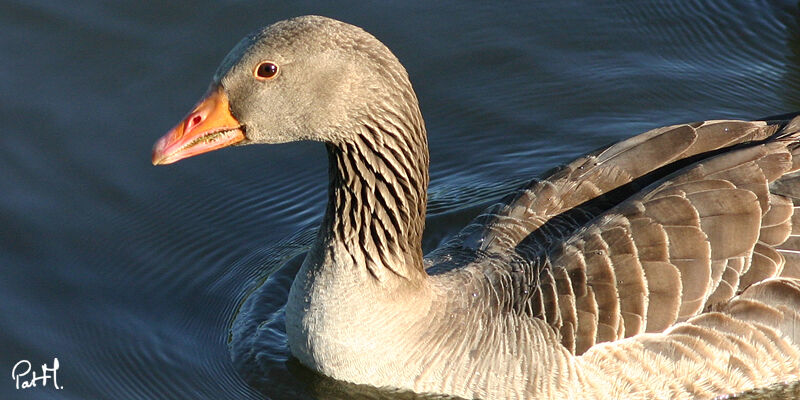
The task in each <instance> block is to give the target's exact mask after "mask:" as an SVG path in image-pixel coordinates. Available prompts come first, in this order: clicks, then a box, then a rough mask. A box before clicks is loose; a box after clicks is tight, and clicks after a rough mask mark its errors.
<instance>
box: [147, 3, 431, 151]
mask: <svg viewBox="0 0 800 400" xmlns="http://www.w3.org/2000/svg"><path fill="white" fill-rule="evenodd" d="M376 108H377V109H378V110H379V111H380V110H385V109H389V110H396V111H399V112H401V113H406V114H409V113H410V114H413V118H414V119H420V120H421V118H417V115H418V113H419V111H418V104H417V99H416V96H415V95H414V92H413V90H412V88H411V84H410V82H409V80H408V75H407V73H406V71H405V69H404V68H403V67H402V65H401V64H400V62H399V61H398V60H397V58H396V57H395V56H394V55H393V54H392V53H391V51H389V49H387V48H386V47H385V46H384V45H383V44H382V43H381V42H380V41H378V40H377V39H375V38H374V37H373V36H372V35H370V34H369V33H367V32H365V31H364V30H362V29H361V28H358V27H356V26H353V25H349V24H346V23H343V22H340V21H336V20H333V19H329V18H325V17H319V16H304V17H298V18H293V19H290V20H286V21H281V22H278V23H275V24H273V25H270V26H268V27H266V28H263V29H261V30H258V31H256V32H254V33H253V34H251V35H249V36H248V37H246V38H244V39H243V40H242V41H240V42H239V43H238V44H237V45H236V46H235V47H234V48H233V50H231V52H230V53H229V54H228V55H227V56H226V57H225V59H224V60H223V61H222V63H221V65H220V66H219V68H218V69H217V71H216V73H215V74H214V77H213V80H212V82H211V85H210V88H209V90H208V92H207V93H206V95H205V96H204V97H203V99H202V100H201V101H200V102H199V103H198V104H197V106H196V107H195V108H194V109H193V110H192V111H191V112H190V113H189V114H188V115H187V116H186V117H185V119H184V120H183V121H182V122H180V123H179V124H178V125H177V126H175V127H174V128H173V129H172V130H171V131H169V132H168V133H167V134H166V135H164V136H163V137H162V138H161V139H160V140H158V142H157V143H156V144H155V146H154V148H153V154H152V162H153V164H155V165H159V164H170V163H173V162H176V161H178V160H181V159H184V158H187V157H191V156H194V155H198V154H201V153H206V152H209V151H212V150H216V149H220V148H223V147H228V146H231V145H244V144H252V143H284V142H291V141H299V140H315V141H323V142H328V143H332V144H334V145H335V144H338V143H342V142H346V141H348V140H349V139H350V137H349V136H350V132H353V131H354V130H355V129H357V125H358V124H360V120H362V119H364V118H366V117H367V116H369V115H371V114H373V113H375V111H376Z"/></svg>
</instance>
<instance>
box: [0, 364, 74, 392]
mask: <svg viewBox="0 0 800 400" xmlns="http://www.w3.org/2000/svg"><path fill="white" fill-rule="evenodd" d="M58 367H59V365H58V358H53V366H52V367H48V366H47V364H42V373H41V374H37V373H36V372H37V371H33V368H32V366H31V363H30V361H28V360H20V361H18V362H17V363H16V364H14V368H12V369H11V379H13V380H14V383H15V384H16V385H17V390H19V389H30V388H35V387H38V386H39V385H41V386H42V387H46V386H47V384H48V383H49V382H50V380H51V379H52V381H53V387H54V388H56V389H63V388H64V387H63V386H59V385H58Z"/></svg>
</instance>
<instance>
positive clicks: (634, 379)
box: [153, 16, 800, 399]
mask: <svg viewBox="0 0 800 400" xmlns="http://www.w3.org/2000/svg"><path fill="white" fill-rule="evenodd" d="M295 140H316V141H321V142H324V143H325V144H326V146H327V149H328V160H329V171H330V186H329V190H328V193H329V200H328V207H327V210H326V213H325V216H324V218H323V221H322V224H321V227H320V230H319V233H318V235H317V238H316V240H315V242H314V244H313V245H312V247H311V249H310V251H309V253H308V255H307V256H306V258H305V260H304V262H303V264H302V267H301V268H300V271H299V272H298V274H297V276H296V278H295V280H294V283H293V285H292V288H291V291H290V294H289V299H288V303H287V305H286V332H287V336H288V339H289V346H290V348H291V352H292V354H293V355H294V356H295V357H297V359H298V360H299V361H300V362H301V363H303V364H304V365H306V366H307V367H309V368H311V369H313V370H316V371H319V372H321V373H323V374H325V375H328V376H330V377H333V378H336V379H340V380H344V381H348V382H353V383H360V384H367V385H372V386H377V387H389V388H399V389H408V390H413V391H416V392H420V393H438V394H447V395H455V396H459V397H465V398H485V399H533V398H653V397H656V398H709V397H713V396H715V395H719V394H726V393H736V392H740V391H744V390H749V389H752V388H756V387H762V386H766V385H770V384H773V383H778V382H786V381H794V380H797V379H798V377H800V311H799V310H800V213H797V211H798V208H797V207H798V206H800V172H799V171H800V144H798V143H799V141H800V120H798V119H793V120H792V119H786V120H781V119H777V120H770V121H705V122H699V123H692V124H682V125H675V126H670V127H664V128H659V129H655V130H653V131H650V132H646V133H643V134H641V135H638V136H635V137H633V138H631V139H628V140H625V141H622V142H619V143H616V144H614V145H612V146H609V147H607V148H604V149H601V150H598V151H596V152H594V153H592V154H589V155H586V156H584V157H581V158H579V159H577V160H575V161H573V162H571V163H569V164H567V165H565V166H563V167H561V168H558V169H556V170H554V171H553V172H551V173H550V174H549V175H546V176H545V177H543V178H542V179H540V180H535V181H533V182H532V183H530V184H528V185H526V186H525V187H523V188H520V190H519V191H517V192H516V193H515V194H514V195H513V196H511V197H509V198H507V199H505V200H504V201H502V202H501V203H498V204H497V205H495V206H493V207H491V208H489V209H488V210H486V211H485V212H484V213H483V214H482V215H481V216H479V217H478V218H476V219H475V220H474V221H473V222H472V223H471V224H470V225H468V226H467V227H466V228H465V229H464V230H463V231H462V232H461V233H460V234H459V235H458V236H457V237H456V238H454V239H453V240H451V241H450V242H448V243H447V244H445V245H444V246H443V247H441V248H439V249H437V250H435V251H434V252H432V253H431V254H429V255H427V256H426V257H423V254H422V249H421V238H422V232H423V228H424V221H425V219H424V218H425V205H426V191H427V185H428V149H427V141H426V132H425V126H424V123H423V120H422V116H421V113H420V110H419V106H418V102H417V98H416V95H415V94H414V91H413V89H412V87H411V83H410V81H409V79H408V76H407V73H406V71H405V69H404V68H403V67H402V65H401V64H400V63H399V61H398V60H397V59H396V58H395V57H394V55H392V53H391V52H390V51H389V50H388V49H387V48H386V47H385V46H384V45H383V44H381V43H380V42H379V41H378V40H377V39H375V38H374V37H372V36H371V35H369V34H368V33H366V32H364V31H363V30H361V29H360V28H357V27H354V26H352V25H348V24H345V23H342V22H339V21H335V20H331V19H328V18H324V17H317V16H307V17H299V18H295V19H291V20H287V21H282V22H279V23H276V24H274V25H271V26H269V27H266V28H264V29H262V30H260V31H258V32H256V33H254V34H253V35H251V36H249V37H248V38H245V39H244V40H243V41H242V42H240V43H239V44H238V45H237V46H236V47H235V48H234V50H233V51H232V52H231V53H230V54H229V55H228V56H227V57H226V58H225V60H224V61H223V63H222V65H221V66H220V68H219V70H218V71H217V73H216V74H215V76H214V79H213V83H212V89H211V90H210V91H209V93H208V95H207V97H206V98H205V99H204V100H203V101H201V103H200V104H199V105H198V106H197V107H196V108H195V109H194V110H193V111H192V112H191V113H190V114H189V116H187V117H186V119H185V120H184V121H183V122H182V123H180V124H179V125H178V126H176V128H175V129H173V130H172V131H171V132H169V133H168V134H167V135H166V136H164V137H163V138H162V139H161V140H159V142H158V143H156V146H155V148H154V152H153V162H154V164H166V163H171V162H174V161H177V160H180V159H182V158H186V157H189V156H193V155H195V154H200V153H203V152H207V151H211V150H214V149H218V148H221V147H226V146H230V145H241V144H249V143H281V142H287V141H295Z"/></svg>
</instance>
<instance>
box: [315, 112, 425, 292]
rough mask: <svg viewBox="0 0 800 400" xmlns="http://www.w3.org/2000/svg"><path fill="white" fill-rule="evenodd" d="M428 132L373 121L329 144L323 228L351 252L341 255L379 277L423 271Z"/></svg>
mask: <svg viewBox="0 0 800 400" xmlns="http://www.w3.org/2000/svg"><path fill="white" fill-rule="evenodd" d="M387 125H388V126H387ZM414 136H416V137H417V138H419V137H422V138H423V139H422V140H419V139H417V140H414ZM424 137H425V133H424V131H422V132H417V131H416V129H413V128H405V129H398V126H397V125H396V124H391V123H384V124H379V123H376V122H374V121H373V122H372V123H370V124H364V125H363V126H362V127H361V128H360V129H359V131H358V133H357V134H356V135H353V137H352V139H350V140H347V141H343V142H341V143H337V144H328V157H329V162H330V166H329V169H330V189H329V200H328V209H327V212H326V216H325V220H324V223H323V227H322V229H323V230H324V232H321V233H323V234H324V235H325V236H327V237H328V238H330V240H333V241H337V242H339V243H341V244H342V245H343V248H345V249H346V252H347V253H348V254H346V255H341V254H340V255H338V256H339V257H342V256H348V257H351V258H352V260H351V261H352V265H355V266H356V267H357V268H361V267H363V268H366V270H367V271H368V272H369V275H370V276H371V277H372V278H374V279H376V280H378V281H380V282H386V281H388V280H391V279H394V278H401V279H405V280H412V281H413V280H417V279H420V278H421V277H423V276H424V270H423V267H422V249H421V242H422V231H423V228H424V225H425V205H426V200H427V198H426V192H427V185H428V149H427V144H426V143H425V140H424Z"/></svg>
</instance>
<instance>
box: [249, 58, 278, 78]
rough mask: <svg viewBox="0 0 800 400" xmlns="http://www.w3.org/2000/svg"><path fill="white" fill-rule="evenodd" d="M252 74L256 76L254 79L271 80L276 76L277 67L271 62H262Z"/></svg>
mask: <svg viewBox="0 0 800 400" xmlns="http://www.w3.org/2000/svg"><path fill="white" fill-rule="evenodd" d="M253 74H254V75H255V76H256V79H260V80H264V79H272V78H274V77H275V75H277V74H278V65H277V64H275V63H273V62H271V61H263V62H261V64H258V66H257V67H256V69H255V71H253Z"/></svg>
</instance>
